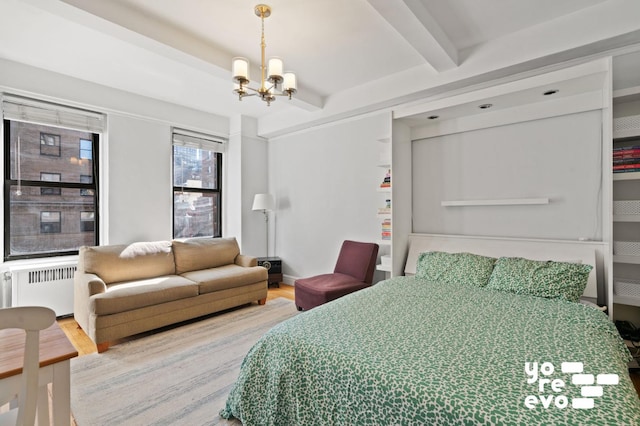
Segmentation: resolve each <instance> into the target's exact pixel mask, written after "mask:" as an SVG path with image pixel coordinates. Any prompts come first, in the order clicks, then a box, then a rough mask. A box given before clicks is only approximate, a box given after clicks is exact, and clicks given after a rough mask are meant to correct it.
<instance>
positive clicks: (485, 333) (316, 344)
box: [220, 277, 640, 426]
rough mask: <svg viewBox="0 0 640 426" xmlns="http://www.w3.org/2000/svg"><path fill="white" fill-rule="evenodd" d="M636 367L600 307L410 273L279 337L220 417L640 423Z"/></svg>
mask: <svg viewBox="0 0 640 426" xmlns="http://www.w3.org/2000/svg"><path fill="white" fill-rule="evenodd" d="M628 360H629V353H628V351H627V349H626V348H625V346H624V342H623V341H622V340H621V339H620V337H619V335H618V333H617V331H616V329H615V327H614V326H613V324H612V323H611V322H610V321H609V320H608V318H607V317H606V315H604V314H603V313H602V312H600V311H597V310H595V309H593V308H590V307H587V306H583V305H580V304H577V303H572V302H566V301H562V300H550V299H543V298H538V297H534V296H521V295H515V294H511V293H504V292H499V291H492V290H487V289H482V288H469V287H462V286H456V285H446V286H445V285H442V284H438V283H431V282H426V281H422V280H420V279H416V278H411V277H398V278H394V279H391V280H387V281H384V282H381V283H379V284H376V285H375V286H373V287H371V288H368V289H366V290H362V291H359V292H356V293H353V294H351V295H348V296H345V297H343V298H341V299H338V300H336V301H334V302H332V303H329V304H326V305H323V306H320V307H318V308H315V309H312V310H310V311H308V312H304V313H301V314H299V315H297V316H296V317H294V318H292V319H290V320H288V321H286V322H283V323H281V324H279V325H278V326H276V327H274V328H273V329H271V331H269V332H268V333H267V334H265V335H264V336H263V337H262V338H261V339H260V341H258V342H257V343H256V345H255V346H254V347H253V348H252V349H251V350H250V352H249V353H248V354H247V356H246V358H245V360H244V362H243V364H242V368H241V372H240V375H239V378H238V380H237V382H236V384H235V386H234V387H233V389H232V391H231V393H230V395H229V397H228V400H227V403H226V407H225V408H224V409H223V410H222V411H221V413H220V414H221V416H222V417H224V418H231V417H235V418H237V419H239V420H241V421H242V423H243V424H244V425H291V426H302V425H376V426H378V425H449V424H455V425H476V424H483V425H484V424H493V425H600V424H602V425H604V424H609V425H640V403H639V399H638V395H637V394H636V392H635V390H634V388H633V385H632V383H631V380H630V379H629V376H628V373H627V368H626V364H627V362H628ZM568 362H572V363H573V364H565V366H566V367H567V368H569V370H570V372H563V371H562V366H563V363H568ZM580 363H581V365H580ZM580 367H582V371H580ZM616 374H617V375H618V381H617V384H615V382H616V380H615V379H616V378H615V375H616ZM574 382H576V383H574ZM605 383H608V384H605ZM585 395H586V396H585ZM573 404H576V406H581V407H585V408H574V406H573ZM589 405H592V406H593V407H592V408H586V407H588V406H589Z"/></svg>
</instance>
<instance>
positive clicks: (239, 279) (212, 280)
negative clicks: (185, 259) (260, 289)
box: [182, 265, 269, 294]
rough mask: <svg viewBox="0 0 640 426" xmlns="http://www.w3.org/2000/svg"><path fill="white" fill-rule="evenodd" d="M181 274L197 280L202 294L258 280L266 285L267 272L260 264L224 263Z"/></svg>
mask: <svg viewBox="0 0 640 426" xmlns="http://www.w3.org/2000/svg"><path fill="white" fill-rule="evenodd" d="M182 276H183V277H185V278H188V279H190V280H191V281H195V282H197V283H198V284H199V287H200V294H204V293H212V292H214V291H219V290H225V289H228V288H235V287H242V286H245V285H249V284H254V283H257V282H260V281H264V282H265V284H264V285H265V287H266V286H267V279H268V277H269V273H268V272H267V270H266V269H265V268H263V267H262V266H252V267H250V268H245V267H242V266H238V265H224V266H219V267H217V268H211V269H204V270H201V271H192V272H186V273H184V274H182Z"/></svg>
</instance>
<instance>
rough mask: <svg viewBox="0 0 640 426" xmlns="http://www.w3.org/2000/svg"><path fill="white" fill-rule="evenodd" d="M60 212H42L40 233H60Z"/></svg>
mask: <svg viewBox="0 0 640 426" xmlns="http://www.w3.org/2000/svg"><path fill="white" fill-rule="evenodd" d="M60 229H61V226H60V212H40V233H41V234H59V233H60Z"/></svg>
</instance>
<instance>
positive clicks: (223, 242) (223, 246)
mask: <svg viewBox="0 0 640 426" xmlns="http://www.w3.org/2000/svg"><path fill="white" fill-rule="evenodd" d="M239 254H240V247H238V242H237V241H236V239H235V238H233V237H232V238H191V239H186V240H173V255H174V256H175V260H176V274H183V273H185V272H191V271H199V270H201V269H209V268H216V267H218V266H222V265H229V264H232V263H234V261H235V259H236V256H237V255H239Z"/></svg>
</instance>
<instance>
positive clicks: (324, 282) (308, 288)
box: [295, 272, 370, 309]
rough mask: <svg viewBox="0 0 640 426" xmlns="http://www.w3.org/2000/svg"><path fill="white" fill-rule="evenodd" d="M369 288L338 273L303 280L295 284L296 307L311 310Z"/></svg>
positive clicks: (350, 277) (367, 285)
mask: <svg viewBox="0 0 640 426" xmlns="http://www.w3.org/2000/svg"><path fill="white" fill-rule="evenodd" d="M369 286H370V284H367V283H365V282H362V281H358V280H357V279H355V278H354V277H352V276H351V275H346V274H341V273H338V272H334V273H333V274H322V275H316V276H315V277H309V278H301V279H298V280H296V282H295V290H296V305H298V306H300V307H302V308H303V309H311V308H312V307H314V306H318V305H322V304H324V303H327V302H330V301H332V300H335V299H338V298H339V297H342V296H345V295H347V294H349V293H353V292H354V291H357V290H362V289H363V288H366V287H369Z"/></svg>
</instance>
